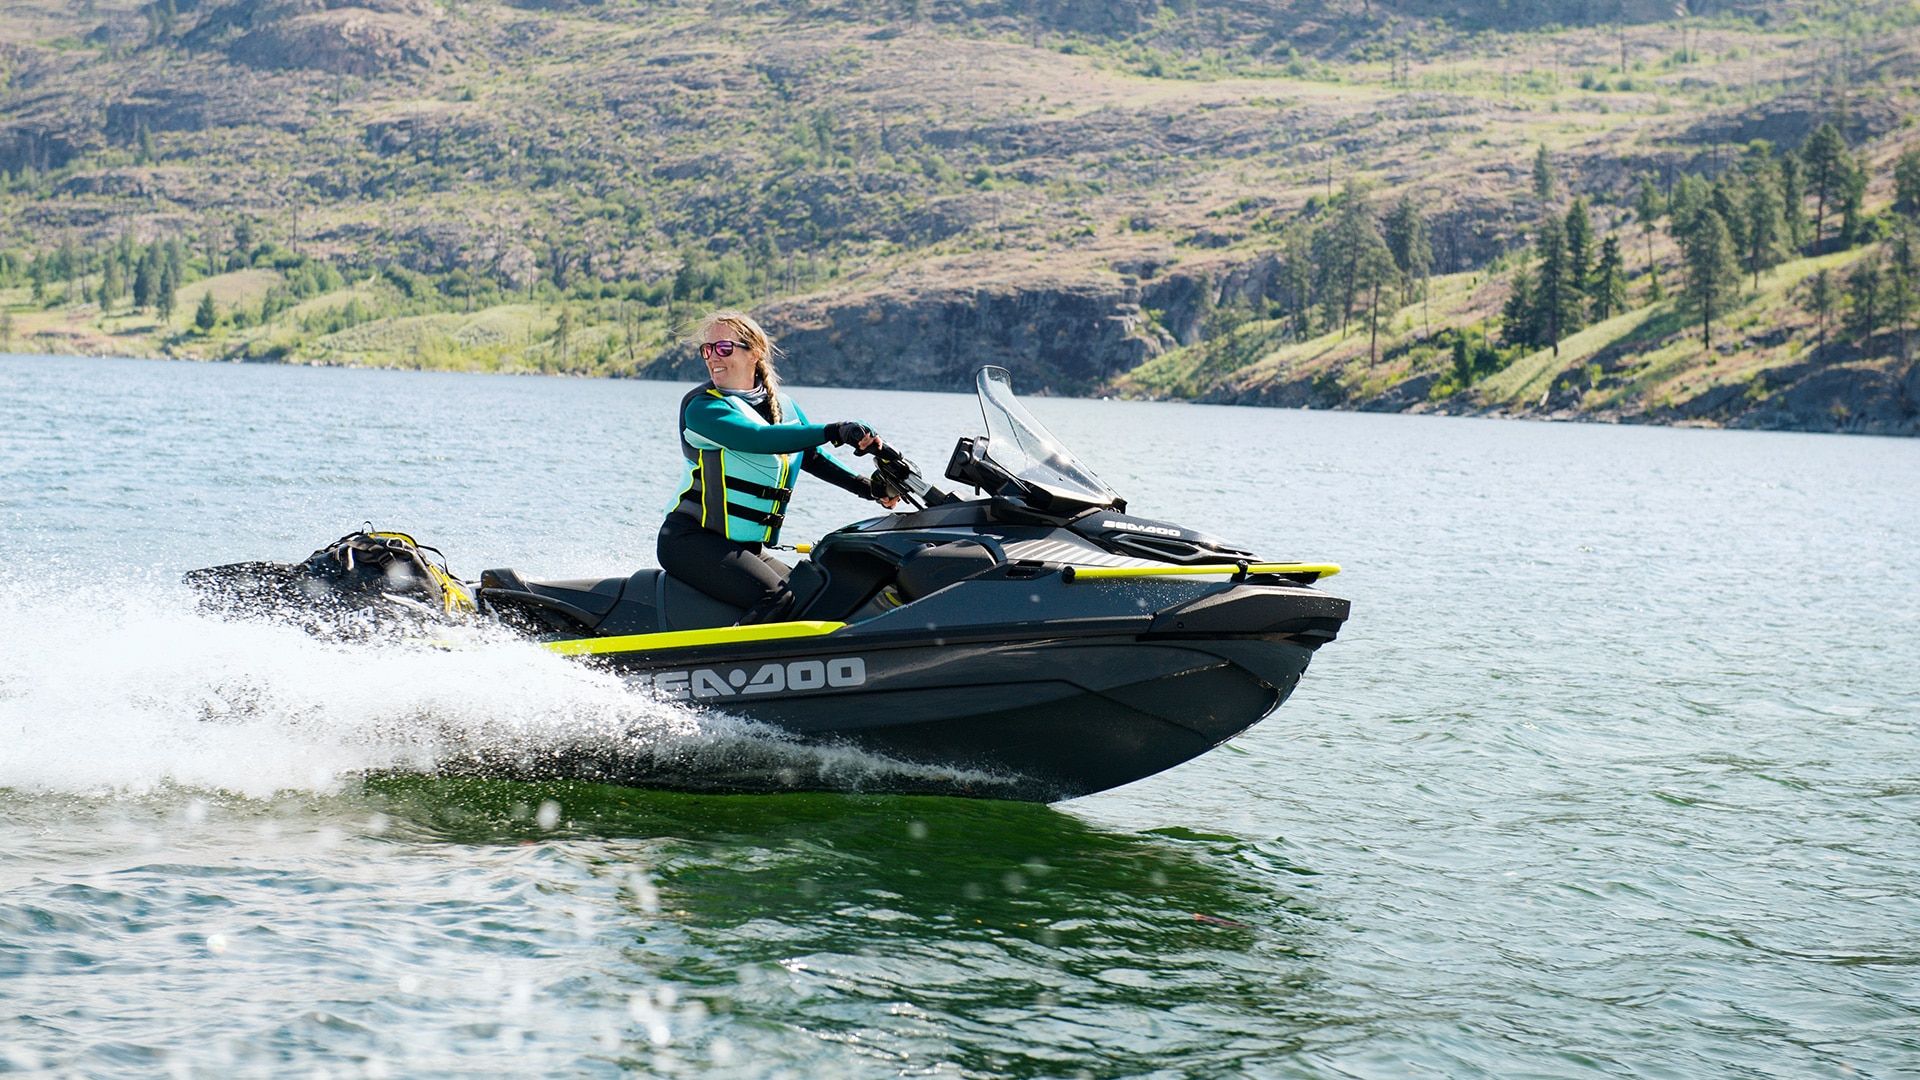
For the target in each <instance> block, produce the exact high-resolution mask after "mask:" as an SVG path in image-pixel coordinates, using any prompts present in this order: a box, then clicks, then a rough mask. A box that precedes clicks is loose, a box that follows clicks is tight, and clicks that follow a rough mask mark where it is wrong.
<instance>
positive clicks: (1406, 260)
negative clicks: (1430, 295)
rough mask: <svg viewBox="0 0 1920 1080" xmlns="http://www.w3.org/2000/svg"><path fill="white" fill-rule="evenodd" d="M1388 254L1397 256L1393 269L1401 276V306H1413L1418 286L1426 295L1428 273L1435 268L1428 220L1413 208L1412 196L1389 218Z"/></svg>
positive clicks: (1406, 196)
mask: <svg viewBox="0 0 1920 1080" xmlns="http://www.w3.org/2000/svg"><path fill="white" fill-rule="evenodd" d="M1386 244H1387V250H1388V251H1389V252H1390V253H1392V255H1393V267H1394V269H1395V270H1397V271H1398V272H1399V274H1400V302H1401V305H1402V306H1403V307H1404V306H1405V305H1407V304H1411V303H1412V302H1413V297H1414V294H1415V286H1416V285H1417V286H1420V290H1419V291H1420V292H1422V293H1424V292H1425V291H1426V290H1425V284H1426V279H1427V271H1428V270H1429V269H1431V268H1432V267H1433V244H1432V243H1431V242H1430V241H1429V240H1428V239H1427V219H1426V218H1424V217H1422V216H1421V214H1420V211H1419V210H1418V209H1417V208H1416V207H1415V206H1414V205H1413V198H1412V196H1409V195H1402V196H1400V202H1399V204H1398V205H1396V206H1395V207H1394V208H1393V211H1392V212H1391V213H1389V214H1388V215H1387V220H1386Z"/></svg>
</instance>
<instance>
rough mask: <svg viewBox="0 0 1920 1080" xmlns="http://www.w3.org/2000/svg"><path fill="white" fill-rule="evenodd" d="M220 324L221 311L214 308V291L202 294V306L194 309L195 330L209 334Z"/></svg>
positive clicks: (210, 290)
mask: <svg viewBox="0 0 1920 1080" xmlns="http://www.w3.org/2000/svg"><path fill="white" fill-rule="evenodd" d="M219 322H220V312H219V309H217V308H215V307H214V306H213V290H212V289H208V290H207V291H205V292H203V293H201V294H200V306H199V307H196V308H194V309H193V325H194V328H195V329H197V330H199V331H200V332H201V333H203V334H205V333H209V332H211V331H212V330H213V328H214V327H215V326H216V325H218V324H219Z"/></svg>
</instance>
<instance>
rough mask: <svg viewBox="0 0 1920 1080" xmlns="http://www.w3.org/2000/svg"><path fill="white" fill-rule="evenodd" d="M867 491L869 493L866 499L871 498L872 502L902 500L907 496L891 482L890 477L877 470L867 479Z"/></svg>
mask: <svg viewBox="0 0 1920 1080" xmlns="http://www.w3.org/2000/svg"><path fill="white" fill-rule="evenodd" d="M867 490H868V492H869V495H868V498H871V499H872V500H873V501H874V502H881V501H883V500H886V499H904V498H906V496H907V493H906V492H905V491H904V490H902V489H901V488H900V487H899V485H897V484H895V483H894V482H893V478H892V477H890V476H888V475H887V474H886V473H884V472H881V471H880V470H879V469H875V470H873V475H872V476H869V477H867Z"/></svg>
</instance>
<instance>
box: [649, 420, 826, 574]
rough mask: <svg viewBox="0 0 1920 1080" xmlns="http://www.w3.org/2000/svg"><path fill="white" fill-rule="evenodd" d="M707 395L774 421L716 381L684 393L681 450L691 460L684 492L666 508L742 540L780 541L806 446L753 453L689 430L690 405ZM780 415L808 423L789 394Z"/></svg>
mask: <svg viewBox="0 0 1920 1080" xmlns="http://www.w3.org/2000/svg"><path fill="white" fill-rule="evenodd" d="M703 395H711V396H713V397H717V398H719V399H720V400H722V401H724V402H726V403H727V404H728V405H731V406H732V407H733V408H734V409H736V410H738V411H739V413H740V415H742V416H744V417H746V418H747V419H749V420H751V421H752V422H753V423H755V424H759V425H761V426H762V427H770V426H772V425H770V424H768V423H767V418H766V417H764V416H762V415H760V411H759V410H758V409H755V408H754V407H753V406H752V405H749V404H747V403H746V401H745V400H743V399H741V398H739V397H736V396H735V395H733V394H726V393H722V392H721V391H719V390H717V389H715V388H714V386H713V384H712V383H706V384H703V385H701V386H698V387H695V388H694V389H693V391H692V392H690V393H688V394H687V396H686V397H684V398H681V399H680V417H679V423H680V452H681V454H682V455H684V456H685V457H686V459H687V465H686V470H685V471H684V472H683V473H681V477H680V489H679V490H680V496H679V498H678V499H677V500H676V501H675V503H674V505H673V506H671V507H669V508H668V510H667V512H668V513H675V512H678V513H682V514H686V515H688V516H689V517H692V518H693V519H694V520H696V521H698V522H699V523H700V527H701V528H703V529H709V530H711V531H713V532H717V533H719V534H720V535H722V536H724V537H726V538H727V539H729V540H737V541H739V542H740V543H743V544H753V543H758V544H773V543H778V542H779V540H780V524H781V522H782V521H784V520H785V519H786V511H787V501H788V500H789V499H791V498H793V482H794V479H795V477H794V473H795V472H796V471H798V469H799V466H800V459H801V457H802V456H803V454H804V451H802V452H796V453H791V454H750V453H747V452H745V451H743V450H729V449H727V448H726V447H724V446H721V445H720V444H719V443H716V442H714V441H712V440H711V439H708V438H705V437H704V436H702V435H701V434H700V433H698V432H695V431H689V430H687V406H689V405H691V404H693V402H694V400H695V399H696V398H699V397H701V396H703ZM780 415H781V416H782V417H783V418H784V419H783V420H782V421H781V423H783V424H799V423H802V422H803V421H802V419H801V413H800V410H799V409H798V408H797V407H795V405H794V404H793V399H791V398H789V397H787V396H786V395H784V394H782V395H781V397H780Z"/></svg>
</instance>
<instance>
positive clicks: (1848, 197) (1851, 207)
mask: <svg viewBox="0 0 1920 1080" xmlns="http://www.w3.org/2000/svg"><path fill="white" fill-rule="evenodd" d="M1866 197H1867V170H1866V167H1865V166H1863V165H1859V164H1855V165H1854V167H1853V168H1851V169H1849V170H1847V175H1846V176H1845V177H1843V178H1842V180H1841V184H1840V235H1839V238H1838V239H1839V241H1840V246H1841V247H1842V248H1850V247H1852V246H1854V245H1855V244H1858V243H1859V242H1860V238H1861V237H1860V234H1861V226H1862V225H1863V224H1864V223H1865V220H1866V219H1865V218H1864V217H1862V216H1861V213H1860V207H1861V204H1862V203H1863V202H1865V200H1866Z"/></svg>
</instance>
